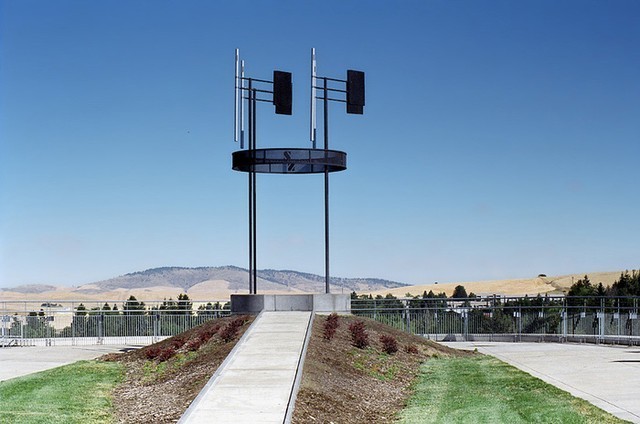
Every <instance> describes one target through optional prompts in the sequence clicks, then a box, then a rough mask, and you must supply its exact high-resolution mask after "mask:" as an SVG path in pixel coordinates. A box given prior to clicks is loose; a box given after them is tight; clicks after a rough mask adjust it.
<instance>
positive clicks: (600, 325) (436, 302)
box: [351, 297, 640, 345]
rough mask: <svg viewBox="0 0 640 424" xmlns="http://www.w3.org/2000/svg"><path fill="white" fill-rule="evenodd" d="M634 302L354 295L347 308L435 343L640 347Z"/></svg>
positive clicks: (627, 299)
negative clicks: (568, 344) (519, 343)
mask: <svg viewBox="0 0 640 424" xmlns="http://www.w3.org/2000/svg"><path fill="white" fill-rule="evenodd" d="M532 303H533V304H532ZM638 304H639V298H637V297H620V298H593V297H592V298H565V297H556V298H550V297H547V298H528V297H526V298H524V297H520V298H509V299H508V300H506V299H499V298H496V299H495V301H491V299H490V301H487V299H479V298H469V299H450V298H427V299H353V300H352V303H351V311H352V313H353V314H355V315H359V316H365V317H368V318H371V319H375V320H377V321H380V322H383V323H385V324H388V325H391V326H393V327H395V328H398V329H401V330H404V331H407V332H411V333H414V334H419V335H422V336H425V337H427V338H429V339H433V340H437V341H455V340H464V341H472V340H483V341H556V342H564V341H577V342H590V343H613V344H627V345H640V320H639V319H638Z"/></svg>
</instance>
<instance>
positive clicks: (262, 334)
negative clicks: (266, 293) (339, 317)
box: [179, 312, 311, 424]
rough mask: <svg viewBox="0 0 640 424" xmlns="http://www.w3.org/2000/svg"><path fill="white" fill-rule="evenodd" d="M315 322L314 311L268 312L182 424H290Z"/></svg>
mask: <svg viewBox="0 0 640 424" xmlns="http://www.w3.org/2000/svg"><path fill="white" fill-rule="evenodd" d="M310 324H311V312H262V313H261V314H260V315H259V316H258V318H257V319H256V320H255V321H254V322H253V324H252V325H251V327H250V328H249V330H247V332H246V333H245V334H244V336H243V337H242V339H241V340H240V341H239V342H238V344H237V345H236V347H235V348H234V350H233V351H232V352H231V354H230V355H229V356H228V357H227V359H226V360H225V361H224V362H223V363H222V365H221V366H220V367H219V368H218V371H217V372H216V373H215V374H214V375H213V376H212V377H211V379H210V380H209V382H208V383H207V385H206V386H205V387H204V388H203V389H202V391H201V392H200V394H199V395H198V397H197V398H196V399H195V400H194V401H193V403H192V404H191V406H189V409H188V410H187V411H186V412H185V414H184V415H183V416H182V418H181V419H180V421H179V423H180V424H185V423H189V424H200V423H203V424H204V423H210V422H213V421H212V420H215V422H228V423H231V422H232V423H236V424H240V423H247V424H254V423H264V424H266V423H279V424H282V423H283V422H285V420H286V416H287V412H288V407H289V404H290V402H292V401H293V400H294V398H295V393H296V388H295V384H296V376H297V373H298V368H299V366H300V364H301V360H302V359H303V358H302V354H303V351H304V345H305V339H306V335H307V330H308V328H309V326H310ZM300 372H301V370H300Z"/></svg>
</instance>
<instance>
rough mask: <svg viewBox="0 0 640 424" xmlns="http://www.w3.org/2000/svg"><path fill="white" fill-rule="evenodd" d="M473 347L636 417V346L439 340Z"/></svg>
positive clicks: (639, 364)
mask: <svg viewBox="0 0 640 424" xmlns="http://www.w3.org/2000/svg"><path fill="white" fill-rule="evenodd" d="M442 344H444V345H446V346H449V347H453V348H456V349H469V350H473V349H476V348H477V349H478V351H479V352H481V353H484V354H487V355H491V356H495V357H496V358H498V359H500V360H501V361H504V362H507V363H509V364H511V365H513V366H515V367H517V368H519V369H521V370H523V371H525V372H527V373H529V374H531V375H533V376H535V377H538V378H540V379H541V380H543V381H546V382H547V383H550V384H553V385H554V386H556V387H559V388H560V389H562V390H565V391H567V392H569V393H571V394H572V395H574V396H577V397H580V398H582V399H585V400H587V401H589V402H590V403H592V404H594V405H596V406H598V407H599V408H601V409H604V410H605V411H608V412H610V413H612V414H613V415H615V416H617V417H619V418H622V419H624V420H628V421H631V422H634V423H640V347H637V346H632V347H620V346H603V345H591V344H569V343H564V344H560V343H496V342H450V343H442Z"/></svg>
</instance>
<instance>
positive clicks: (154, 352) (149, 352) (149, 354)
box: [144, 346, 160, 360]
mask: <svg viewBox="0 0 640 424" xmlns="http://www.w3.org/2000/svg"><path fill="white" fill-rule="evenodd" d="M159 353H160V348H159V347H158V346H149V347H148V348H146V349H145V350H144V356H145V358H147V359H149V360H151V359H156V357H157V356H158V354H159Z"/></svg>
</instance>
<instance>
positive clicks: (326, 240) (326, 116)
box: [323, 78, 331, 294]
mask: <svg viewBox="0 0 640 424" xmlns="http://www.w3.org/2000/svg"><path fill="white" fill-rule="evenodd" d="M323 88H324V131H323V132H324V150H325V155H326V154H327V150H328V149H329V96H328V90H327V79H326V78H324V87H323ZM325 157H326V156H325ZM329 275H330V274H329V170H328V169H327V168H325V170H324V292H325V293H327V294H328V293H330V292H331V289H330V286H329Z"/></svg>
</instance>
